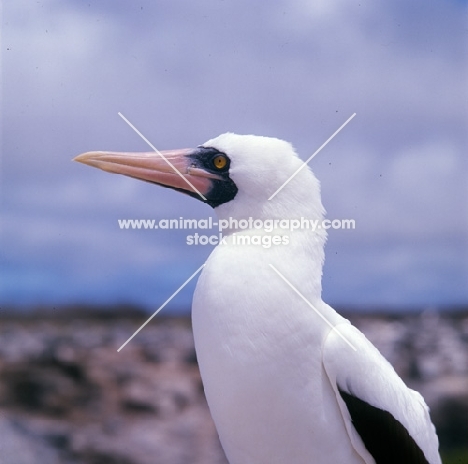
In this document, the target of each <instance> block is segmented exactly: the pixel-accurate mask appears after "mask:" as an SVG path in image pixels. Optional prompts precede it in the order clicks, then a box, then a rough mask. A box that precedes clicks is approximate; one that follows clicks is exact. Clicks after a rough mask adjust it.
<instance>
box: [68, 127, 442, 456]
mask: <svg viewBox="0 0 468 464" xmlns="http://www.w3.org/2000/svg"><path fill="white" fill-rule="evenodd" d="M75 160H76V161H79V162H82V163H85V164H88V165H91V166H95V167H98V168H100V169H103V170H105V171H108V172H112V173H117V174H124V175H127V176H131V177H134V178H137V179H141V180H145V181H148V182H152V183H155V184H158V185H162V186H164V187H170V188H173V189H176V190H179V191H182V192H184V193H187V194H189V195H191V196H193V197H195V198H198V199H201V200H202V201H204V202H205V203H208V204H209V205H210V206H212V207H213V208H214V209H215V211H216V214H217V216H218V218H219V220H221V219H224V220H227V221H229V219H230V218H232V219H235V220H237V221H239V220H241V219H245V220H248V219H249V218H253V219H256V220H258V219H259V220H263V221H265V220H275V219H277V220H284V219H290V220H291V219H298V218H302V217H304V218H309V219H314V220H318V221H321V220H322V219H323V217H324V209H323V206H322V203H321V198H320V185H319V182H318V180H317V179H316V177H315V176H314V174H313V173H312V171H311V170H310V169H309V167H307V166H306V167H304V169H301V170H300V171H299V172H298V173H297V175H296V176H295V177H293V178H292V179H291V180H290V182H288V183H287V184H286V185H285V186H284V188H283V189H282V190H281V191H280V192H279V193H278V194H277V195H275V196H274V197H273V198H272V199H271V200H269V198H270V196H272V194H273V193H274V192H275V191H276V190H277V189H278V187H279V186H281V185H282V184H283V183H284V182H286V180H287V179H288V178H289V177H290V176H291V174H292V173H294V172H295V171H297V170H298V169H299V168H300V167H301V165H302V161H301V160H300V159H299V157H298V156H297V155H296V153H295V151H294V149H293V147H292V146H291V145H290V144H289V143H287V142H285V141H282V140H279V139H275V138H269V137H259V136H252V135H247V136H244V135H236V134H232V133H226V134H223V135H220V136H219V137H217V138H214V139H212V140H209V141H208V142H206V143H204V144H203V145H201V146H199V147H198V148H195V149H183V150H172V151H163V152H160V153H156V152H151V153H113V152H90V153H85V154H82V155H80V156H78V157H77V158H75ZM175 169H176V170H177V171H178V172H175ZM231 222H232V223H234V222H233V221H231ZM238 234H240V231H239V230H238V229H236V227H235V226H233V227H232V228H231V229H229V230H227V231H225V236H226V240H225V243H223V244H220V245H218V246H217V247H216V248H215V249H214V250H213V252H212V253H211V255H210V257H209V258H208V260H207V262H206V265H205V267H204V269H203V272H202V274H201V276H200V278H199V280H198V284H197V287H196V290H195V294H194V298H193V308H192V318H193V331H194V338H195V347H196V352H197V357H198V362H199V366H200V371H201V375H202V379H203V384H204V388H205V393H206V398H207V401H208V404H209V407H210V411H211V414H212V416H213V419H214V421H215V424H216V427H217V430H218V433H219V436H220V440H221V443H222V446H223V448H224V450H225V453H226V456H227V458H228V460H229V462H230V463H231V464H311V463H315V464H330V463H343V464H344V463H346V464H363V463H365V464H374V463H377V464H387V463H392V464H394V463H411V464H423V463H424V464H439V463H440V462H441V461H440V457H439V453H438V439H437V435H436V432H435V428H434V426H433V424H432V422H431V420H430V417H429V410H428V407H427V406H426V404H425V402H424V400H423V398H422V396H421V395H420V394H419V393H417V392H415V391H413V390H411V389H409V388H408V387H407V386H406V385H405V384H404V382H403V381H402V380H401V378H400V377H399V376H398V375H397V374H396V372H395V370H394V369H393V367H392V366H391V365H390V364H389V363H388V362H387V361H386V360H385V358H384V357H383V356H382V355H381V354H380V352H379V351H378V350H377V349H376V348H375V347H374V346H373V345H372V344H371V343H370V342H369V341H368V340H367V338H366V337H365V336H364V335H363V334H362V333H361V332H360V331H359V330H358V329H356V328H355V327H353V326H352V325H351V324H350V322H349V321H348V320H346V319H344V318H343V317H342V316H340V315H339V314H338V313H337V312H336V311H335V310H334V309H333V308H331V307H330V306H329V305H327V304H326V303H324V302H323V301H322V298H321V276H322V265H323V261H324V244H325V240H326V231H325V229H316V230H315V231H311V230H308V229H297V230H294V231H285V230H274V231H271V230H270V231H269V232H268V233H267V232H266V231H264V230H261V229H257V228H255V229H251V230H242V234H243V235H246V234H247V235H249V234H250V235H251V236H254V235H256V236H258V235H259V234H260V235H262V236H264V235H267V234H269V235H280V236H284V234H288V236H289V237H288V242H287V243H288V244H287V245H284V244H279V245H275V246H270V247H265V246H261V245H260V246H259V245H253V244H252V243H250V245H246V244H245V242H244V245H240V244H239V241H238V240H236V236H237V235H238ZM259 243H262V242H259ZM281 243H283V242H281ZM319 316H320V317H319Z"/></svg>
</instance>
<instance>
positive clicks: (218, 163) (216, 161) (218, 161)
mask: <svg viewBox="0 0 468 464" xmlns="http://www.w3.org/2000/svg"><path fill="white" fill-rule="evenodd" d="M226 164H227V159H226V157H225V156H223V155H218V156H216V157H215V158H213V165H214V167H215V168H216V169H223V168H224V167H226Z"/></svg>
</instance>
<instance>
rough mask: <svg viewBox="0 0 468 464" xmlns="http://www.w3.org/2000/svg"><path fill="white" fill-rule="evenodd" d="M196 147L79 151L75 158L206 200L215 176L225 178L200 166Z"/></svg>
mask: <svg viewBox="0 0 468 464" xmlns="http://www.w3.org/2000/svg"><path fill="white" fill-rule="evenodd" d="M195 151H196V150H194V149H190V148H189V149H181V150H167V151H159V152H156V151H154V152H149V153H117V152H107V151H93V152H88V153H83V154H82V155H78V156H77V157H76V158H74V161H78V162H80V163H84V164H88V165H89V166H94V167H95V168H99V169H102V170H103V171H107V172H112V173H115V174H123V175H125V176H129V177H134V178H136V179H140V180H144V181H147V182H152V183H155V184H159V185H162V186H164V187H170V188H173V189H176V190H182V191H185V192H187V193H189V194H192V195H197V194H198V195H200V196H201V197H202V199H203V200H206V198H205V195H207V194H208V192H209V191H210V189H211V187H212V179H218V180H222V177H220V176H218V175H216V174H214V173H210V172H207V171H205V170H204V169H200V168H197V167H196V165H195V163H194V159H193V154H194V153H195Z"/></svg>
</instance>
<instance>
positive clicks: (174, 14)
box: [2, 0, 468, 304]
mask: <svg viewBox="0 0 468 464" xmlns="http://www.w3.org/2000/svg"><path fill="white" fill-rule="evenodd" d="M182 5H183V6H181V4H180V3H170V2H165V3H160V2H150V1H146V0H145V1H142V2H138V3H134V2H123V1H114V2H107V1H104V2H94V1H88V2H78V1H70V2H59V1H57V0H49V1H45V2H40V3H33V4H32V3H30V2H28V3H26V2H12V3H10V4H8V5H4V8H3V15H4V29H3V44H4V52H3V68H4V73H3V84H4V93H3V109H4V114H3V129H4V131H3V150H2V152H3V156H2V183H3V196H4V201H3V206H2V209H3V211H2V215H3V231H2V243H3V244H4V249H5V252H4V275H5V280H4V282H9V283H10V284H11V285H12V286H13V287H14V291H13V290H12V291H10V290H8V289H7V288H6V286H5V287H4V290H3V291H2V295H3V298H2V299H4V300H8V301H10V302H22V301H25V298H26V299H28V301H34V298H37V297H39V296H40V298H42V299H44V300H45V301H47V299H50V300H54V301H56V300H60V301H64V302H66V301H67V300H68V299H70V298H74V299H79V298H83V299H93V298H94V299H98V300H100V301H105V300H106V299H112V298H126V299H128V300H132V301H137V302H138V301H140V302H145V303H147V302H148V301H152V299H151V295H152V294H156V293H158V292H159V291H161V292H162V293H164V292H165V293H168V295H167V296H169V294H170V293H172V291H174V290H175V289H176V288H177V287H178V285H180V282H182V281H183V280H184V279H185V278H186V276H188V275H190V274H191V272H193V270H195V269H196V268H197V267H198V265H199V262H202V261H203V259H205V258H206V256H207V254H208V251H209V250H208V249H200V248H198V249H195V248H193V247H192V248H189V247H187V246H186V245H185V244H184V234H182V233H179V234H171V233H167V234H165V233H162V232H158V233H154V234H150V233H146V232H141V231H134V232H128V233H127V232H123V231H120V230H118V228H117V225H116V223H117V219H122V218H156V219H158V218H170V217H180V216H184V217H195V218H201V217H207V216H208V215H210V214H213V213H212V211H211V210H210V209H209V208H208V207H206V206H205V205H203V204H201V203H198V202H196V201H195V200H193V199H190V198H187V197H185V196H180V195H178V194H177V193H176V192H172V191H168V190H166V189H160V188H157V187H155V186H151V185H147V184H143V183H138V182H135V181H133V180H131V179H123V178H119V177H118V176H108V175H107V174H105V173H102V172H98V171H95V170H91V169H89V168H87V167H85V166H81V165H78V164H76V163H72V162H71V158H72V157H74V156H76V155H77V154H79V153H81V152H84V151H88V150H94V149H103V150H121V151H124V150H129V151H147V150H149V148H148V147H147V146H146V144H145V143H144V142H143V141H142V140H141V139H140V138H139V137H138V136H137V135H136V134H135V133H134V132H133V131H132V130H131V129H130V128H129V127H128V126H127V125H126V124H125V123H124V122H123V121H122V120H121V119H120V118H119V117H118V116H117V112H118V111H121V112H122V113H123V114H124V115H125V116H126V117H127V118H129V119H130V120H131V121H132V123H134V124H135V125H136V126H137V127H138V128H139V129H140V130H141V131H142V132H143V134H144V135H145V136H147V137H148V138H149V139H150V140H151V141H152V142H153V143H154V144H155V145H156V146H157V147H158V148H161V149H165V148H178V147H186V146H196V145H198V144H201V143H203V142H204V141H205V140H207V139H209V138H212V137H213V136H215V135H217V134H219V133H221V132H225V131H235V132H240V133H259V134H262V135H271V136H276V137H280V138H284V139H286V140H289V141H291V142H292V143H293V144H294V145H295V146H296V148H297V150H298V152H299V154H300V155H301V157H302V158H303V159H306V158H307V157H308V156H309V155H310V154H311V153H312V152H313V151H315V149H316V148H317V147H318V146H320V145H321V144H322V143H323V142H324V141H325V140H326V139H327V138H328V137H329V136H330V135H331V134H332V133H333V132H334V131H335V130H336V128H337V127H339V126H340V125H341V124H342V123H343V122H344V121H345V120H346V119H347V118H348V117H349V116H350V115H351V114H352V113H354V112H356V113H357V117H356V118H355V119H354V120H353V121H352V122H351V123H350V124H349V126H348V127H346V128H345V129H344V130H343V132H342V133H341V134H339V135H338V136H337V137H336V138H335V139H334V140H333V141H332V142H331V143H330V144H329V145H328V146H327V147H326V148H325V149H324V150H323V152H322V153H320V154H319V155H318V156H317V157H316V158H315V159H314V160H313V161H312V162H311V167H312V169H313V170H314V172H315V173H316V174H317V176H318V177H319V178H320V179H321V182H322V192H323V200H324V204H325V206H326V208H327V210H328V217H330V218H337V217H338V218H355V219H356V223H357V229H356V230H355V231H332V232H331V233H330V238H329V242H328V245H327V265H326V268H325V279H326V282H333V287H327V290H326V293H327V298H328V299H329V300H334V299H335V300H340V301H342V300H343V301H347V302H350V303H355V304H359V303H361V302H369V301H372V302H385V301H391V302H393V303H394V304H404V303H405V302H407V301H414V302H419V303H424V304H428V303H431V302H436V303H450V302H452V301H454V300H455V299H456V301H460V300H463V299H464V301H466V298H467V296H468V295H467V294H466V291H465V293H464V291H463V290H457V289H455V288H454V287H453V284H451V282H461V281H462V278H466V277H467V276H468V269H467V265H466V262H467V259H466V258H467V257H466V250H467V238H466V230H467V224H466V221H467V219H466V217H467V211H466V197H467V191H466V186H465V184H466V182H465V178H466V162H465V161H464V154H465V152H466V135H465V132H466V122H467V114H466V113H467V112H466V88H465V82H466V69H465V65H464V62H463V56H464V55H463V53H464V51H463V45H462V44H463V39H462V36H461V34H463V13H464V11H465V10H466V6H465V5H464V3H463V2H442V1H441V2H436V3H432V4H431V5H427V4H426V3H422V2H419V1H418V2H413V3H411V4H408V3H407V2H393V3H391V4H377V3H375V2H370V1H361V2H360V3H357V4H353V3H349V2H346V1H344V0H342V1H331V2H325V1H320V2H309V1H305V0H294V1H289V0H288V1H286V0H284V1H283V0H277V1H273V2H268V3H266V2H265V3H259V4H256V3H255V4H253V3H252V2H247V1H246V0H244V1H237V2H234V1H223V2H219V1H211V0H206V1H202V2H196V3H194V2H183V4H182ZM26 9H28V14H25V11H26ZM415 243H417V246H415ZM448 257H450V259H448ZM176 264H177V265H176ZM350 267H352V268H353V269H355V270H356V271H355V272H353V273H351V274H350V273H349V272H347V270H348V269H349V268H350ZM168 269H170V271H168ZM155 276H157V278H156V277H155ZM414 276H416V277H417V282H418V283H417V285H416V284H415V285H414V286H411V285H409V284H408V282H413V281H414V279H413V277H414ZM447 276H450V279H448V277H447ZM416 277H415V278H416ZM128 282H131V285H130V284H129V283H128ZM414 282H415V281H414ZM326 285H328V284H326ZM171 289H172V291H171ZM339 289H343V290H339ZM434 289H436V290H434ZM25 295H26V296H25ZM28 295H29V296H28ZM184 295H185V294H184ZM389 295H390V296H391V297H390V296H389ZM184 298H185V300H184V301H186V302H188V301H189V296H187V295H185V296H184Z"/></svg>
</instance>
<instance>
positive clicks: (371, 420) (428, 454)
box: [322, 321, 441, 464]
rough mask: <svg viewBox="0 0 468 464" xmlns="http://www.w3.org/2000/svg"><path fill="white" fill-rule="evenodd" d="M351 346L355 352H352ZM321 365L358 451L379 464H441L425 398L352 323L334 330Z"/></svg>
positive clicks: (327, 342) (341, 325) (325, 341)
mask: <svg viewBox="0 0 468 464" xmlns="http://www.w3.org/2000/svg"><path fill="white" fill-rule="evenodd" d="M351 345H352V347H351ZM322 360H323V365H324V369H325V372H326V374H327V376H328V378H329V380H330V382H331V386H332V388H333V390H334V391H335V395H336V399H337V401H338V404H339V407H340V411H341V414H342V417H343V420H344V423H345V426H346V430H347V432H348V435H349V437H350V440H351V443H352V444H353V446H354V448H355V449H356V451H357V452H358V454H360V455H361V456H362V457H363V460H364V462H366V463H368V462H372V461H369V454H370V455H371V456H372V457H373V458H374V460H375V462H376V464H386V463H396V462H401V463H412V464H419V463H421V464H440V462H441V461H440V456H439V452H438V439H437V435H436V432H435V428H434V426H433V424H432V422H431V419H430V417H429V408H428V407H427V405H426V403H425V402H424V399H423V397H422V396H421V395H420V394H419V393H418V392H416V391H414V390H411V389H410V388H408V387H407V386H406V385H405V383H404V382H403V380H401V378H400V377H399V376H398V374H397V373H396V372H395V370H394V369H393V367H392V366H391V364H390V363H389V362H388V361H387V360H386V359H385V358H384V357H383V356H382V355H381V354H380V352H379V351H378V350H377V348H376V347H375V346H374V345H372V343H371V342H369V340H367V338H366V337H365V336H364V334H362V333H361V332H360V331H359V330H358V329H356V328H355V327H353V326H352V325H351V324H350V323H349V322H348V321H346V322H343V323H340V324H339V325H337V326H335V327H334V328H333V329H332V330H330V332H329V334H328V335H327V337H326V338H325V340H324V344H323V348H322Z"/></svg>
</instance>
